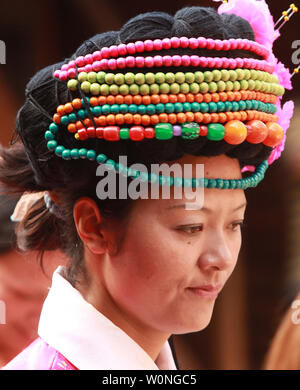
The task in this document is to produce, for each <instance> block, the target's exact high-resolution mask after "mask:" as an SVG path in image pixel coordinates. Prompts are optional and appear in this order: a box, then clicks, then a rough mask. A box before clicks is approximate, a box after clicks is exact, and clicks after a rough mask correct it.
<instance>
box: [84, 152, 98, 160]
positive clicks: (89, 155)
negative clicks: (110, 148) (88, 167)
mask: <svg viewBox="0 0 300 390" xmlns="http://www.w3.org/2000/svg"><path fill="white" fill-rule="evenodd" d="M86 157H87V158H88V159H89V160H95V159H96V152H95V150H88V152H87V154H86Z"/></svg>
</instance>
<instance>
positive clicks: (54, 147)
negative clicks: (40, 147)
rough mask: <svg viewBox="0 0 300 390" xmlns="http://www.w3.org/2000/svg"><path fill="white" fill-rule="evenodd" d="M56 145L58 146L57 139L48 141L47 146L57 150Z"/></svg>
mask: <svg viewBox="0 0 300 390" xmlns="http://www.w3.org/2000/svg"><path fill="white" fill-rule="evenodd" d="M56 147H57V141H55V140H51V141H48V142H47V148H48V149H49V150H55V149H56Z"/></svg>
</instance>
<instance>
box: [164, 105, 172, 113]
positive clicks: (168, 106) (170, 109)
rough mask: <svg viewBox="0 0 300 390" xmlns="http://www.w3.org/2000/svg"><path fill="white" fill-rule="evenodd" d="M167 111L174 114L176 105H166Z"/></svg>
mask: <svg viewBox="0 0 300 390" xmlns="http://www.w3.org/2000/svg"><path fill="white" fill-rule="evenodd" d="M165 110H166V113H168V114H171V113H172V112H174V105H173V104H172V103H166V104H165Z"/></svg>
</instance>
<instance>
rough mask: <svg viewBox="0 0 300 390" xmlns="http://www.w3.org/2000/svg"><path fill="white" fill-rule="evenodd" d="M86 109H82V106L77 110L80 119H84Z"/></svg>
mask: <svg viewBox="0 0 300 390" xmlns="http://www.w3.org/2000/svg"><path fill="white" fill-rule="evenodd" d="M86 114H87V113H86V111H85V110H83V109H82V108H81V109H80V110H78V111H77V115H78V116H79V118H80V119H84V118H85V117H86Z"/></svg>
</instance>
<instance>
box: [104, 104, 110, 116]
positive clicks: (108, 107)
mask: <svg viewBox="0 0 300 390" xmlns="http://www.w3.org/2000/svg"><path fill="white" fill-rule="evenodd" d="M102 114H104V115H107V114H110V105H109V104H103V106H102Z"/></svg>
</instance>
